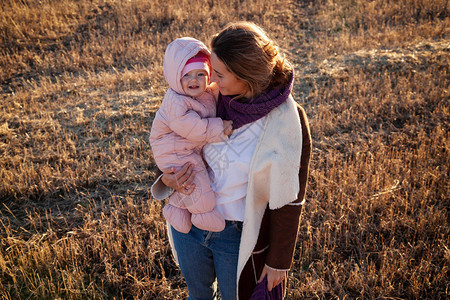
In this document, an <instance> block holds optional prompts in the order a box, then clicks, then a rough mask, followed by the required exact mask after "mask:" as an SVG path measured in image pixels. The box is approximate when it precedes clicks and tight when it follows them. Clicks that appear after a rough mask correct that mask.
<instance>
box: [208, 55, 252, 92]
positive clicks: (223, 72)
mask: <svg viewBox="0 0 450 300" xmlns="http://www.w3.org/2000/svg"><path fill="white" fill-rule="evenodd" d="M211 66H212V68H213V72H212V75H211V81H213V82H216V83H217V85H218V86H219V91H220V93H221V94H222V95H224V96H231V95H242V94H243V95H244V96H245V97H247V98H250V96H251V95H250V90H249V88H248V86H247V83H246V82H245V81H243V80H241V79H239V78H237V77H236V76H235V75H234V74H233V73H231V72H230V71H228V69H227V67H226V66H225V64H224V63H223V62H222V61H221V60H220V59H219V58H218V57H217V55H216V54H215V53H214V52H212V53H211Z"/></svg>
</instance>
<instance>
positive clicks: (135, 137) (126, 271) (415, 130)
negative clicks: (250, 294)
mask: <svg viewBox="0 0 450 300" xmlns="http://www.w3.org/2000/svg"><path fill="white" fill-rule="evenodd" d="M234 20H251V21H255V22H256V23H258V24H260V25H261V26H263V27H264V28H266V29H267V31H268V32H269V33H270V35H271V36H273V37H274V38H276V39H277V40H278V42H279V44H280V45H281V46H282V48H284V49H285V50H286V54H287V56H288V57H289V59H290V60H291V61H292V62H293V63H294V65H295V68H296V74H297V79H296V86H295V89H294V96H295V98H296V99H297V100H298V101H299V103H301V104H302V105H303V106H304V107H305V109H306V111H307V113H308V116H309V118H310V125H311V130H312V135H313V141H314V148H313V157H312V162H311V176H310V181H309V189H308V193H307V200H308V204H307V205H306V207H305V210H304V214H303V219H302V223H301V228H300V235H299V242H298V248H297V252H296V254H295V260H294V265H293V268H292V271H291V272H290V281H289V282H290V283H289V285H290V291H289V295H288V296H289V297H288V298H289V299H316V298H320V299H353V298H364V299H394V298H395V299H445V298H448V297H449V295H450V291H449V290H450V283H449V279H448V278H449V274H450V249H449V247H450V245H449V240H450V237H449V232H450V229H449V227H450V226H449V214H448V208H449V197H448V195H449V192H450V191H449V184H448V182H449V173H450V170H449V166H450V161H449V160H450V159H449V158H450V156H449V147H450V145H449V98H450V94H449V79H450V76H449V63H450V36H449V33H450V15H449V4H448V1H445V0H422V1H420V0H402V1H390V0H374V1H362V0H334V1H333V0H328V1H325V0H322V1H287V0H280V1H258V0H252V1H237V0H228V1H224V0H216V1H196V0H191V1H186V0H179V1H170V0H169V1H167V0H166V1H161V0H157V1H144V0H131V1H113V0H104V1H100V0H91V1H88V0H82V1H75V0H62V1H52V0H42V1H37V0H36V1H25V0H9V1H3V2H2V6H1V8H0V66H1V68H0V81H1V88H2V90H1V103H2V105H1V106H0V199H1V201H2V204H1V207H0V228H1V230H0V238H1V248H0V270H1V273H0V279H1V280H0V295H1V296H2V298H4V299H29V298H32V299H35V298H38V299H58V298H61V299H62V298H64V299H86V298H93V299H110V298H117V299H119V298H131V299H182V298H184V297H186V295H187V291H186V287H185V284H184V282H183V279H182V276H181V274H180V272H179V271H178V269H177V268H176V266H175V264H174V262H173V261H172V259H171V254H170V249H169V247H168V245H167V239H166V235H165V228H164V221H163V219H162V217H161V207H162V204H161V203H159V202H156V201H153V199H152V198H151V196H150V195H149V192H148V188H149V186H150V185H151V183H152V181H153V180H154V170H155V166H154V163H153V159H152V154H151V151H150V149H149V146H148V143H147V138H148V134H149V130H150V124H151V119H152V117H153V115H154V113H155V111H156V109H157V108H158V105H159V103H160V101H161V100H162V97H163V95H164V91H165V89H166V88H167V85H166V83H165V81H164V77H163V74H162V57H163V53H164V49H165V47H166V45H167V44H168V43H169V42H170V41H171V40H173V39H174V38H176V37H180V36H193V37H196V38H198V39H201V40H203V41H205V42H206V43H208V42H209V38H210V37H211V35H212V34H214V33H215V32H217V31H218V30H219V29H220V28H221V27H222V26H223V25H225V24H226V23H227V22H229V21H234Z"/></svg>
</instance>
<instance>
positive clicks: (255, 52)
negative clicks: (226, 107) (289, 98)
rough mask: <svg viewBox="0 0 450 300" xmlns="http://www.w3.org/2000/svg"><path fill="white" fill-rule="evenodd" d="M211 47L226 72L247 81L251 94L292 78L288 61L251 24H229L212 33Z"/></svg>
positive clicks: (270, 41)
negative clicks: (214, 33) (225, 68)
mask: <svg viewBox="0 0 450 300" xmlns="http://www.w3.org/2000/svg"><path fill="white" fill-rule="evenodd" d="M211 49H212V51H213V52H214V53H215V54H216V55H217V57H218V58H219V59H220V60H221V61H222V62H223V63H224V64H225V66H226V67H227V68H228V71H230V72H231V73H233V74H234V75H235V76H237V77H238V78H239V79H241V80H243V81H245V82H246V83H247V85H248V89H249V91H250V93H251V95H252V97H254V96H257V95H259V94H260V93H261V92H263V91H264V90H265V89H267V88H275V87H278V86H281V85H287V84H288V83H289V80H290V78H291V74H292V66H291V64H290V63H289V62H288V61H287V60H286V59H285V57H284V55H283V54H282V53H280V50H279V48H278V46H277V45H276V43H275V42H274V41H273V40H271V39H270V38H269V37H268V36H267V34H266V33H265V32H264V30H263V29H262V28H260V27H259V26H257V25H256V24H254V23H250V22H235V23H229V24H228V25H227V26H226V27H225V28H224V29H222V31H221V32H219V33H217V34H216V35H214V36H213V38H212V40H211ZM243 94H245V93H243ZM242 96H243V95H239V97H242Z"/></svg>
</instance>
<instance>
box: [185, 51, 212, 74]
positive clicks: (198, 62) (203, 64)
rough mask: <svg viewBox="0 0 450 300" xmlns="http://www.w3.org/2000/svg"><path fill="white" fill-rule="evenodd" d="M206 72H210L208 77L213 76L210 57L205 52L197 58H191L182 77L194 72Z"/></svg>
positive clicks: (198, 54)
mask: <svg viewBox="0 0 450 300" xmlns="http://www.w3.org/2000/svg"><path fill="white" fill-rule="evenodd" d="M197 69H200V70H205V71H206V72H208V76H209V75H210V74H211V66H210V62H209V56H208V55H207V54H205V53H203V52H199V53H197V54H196V55H195V56H193V57H191V58H190V59H189V60H188V61H187V62H186V64H185V65H184V68H183V70H182V71H181V77H183V76H184V75H185V74H186V73H189V72H190V71H192V70H197Z"/></svg>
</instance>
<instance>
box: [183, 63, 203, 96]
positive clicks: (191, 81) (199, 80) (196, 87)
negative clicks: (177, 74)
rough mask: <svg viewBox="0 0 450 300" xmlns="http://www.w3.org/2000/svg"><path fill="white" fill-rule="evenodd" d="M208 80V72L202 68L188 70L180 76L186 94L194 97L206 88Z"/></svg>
mask: <svg viewBox="0 0 450 300" xmlns="http://www.w3.org/2000/svg"><path fill="white" fill-rule="evenodd" d="M208 81H209V78H208V72H206V71H205V70H202V69H195V70H192V71H189V72H188V73H186V74H185V75H184V76H183V77H182V78H181V85H182V87H183V91H184V93H185V94H186V95H187V96H190V97H194V98H195V97H198V96H200V95H201V94H202V93H203V92H204V91H205V90H206V87H207V85H208Z"/></svg>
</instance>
